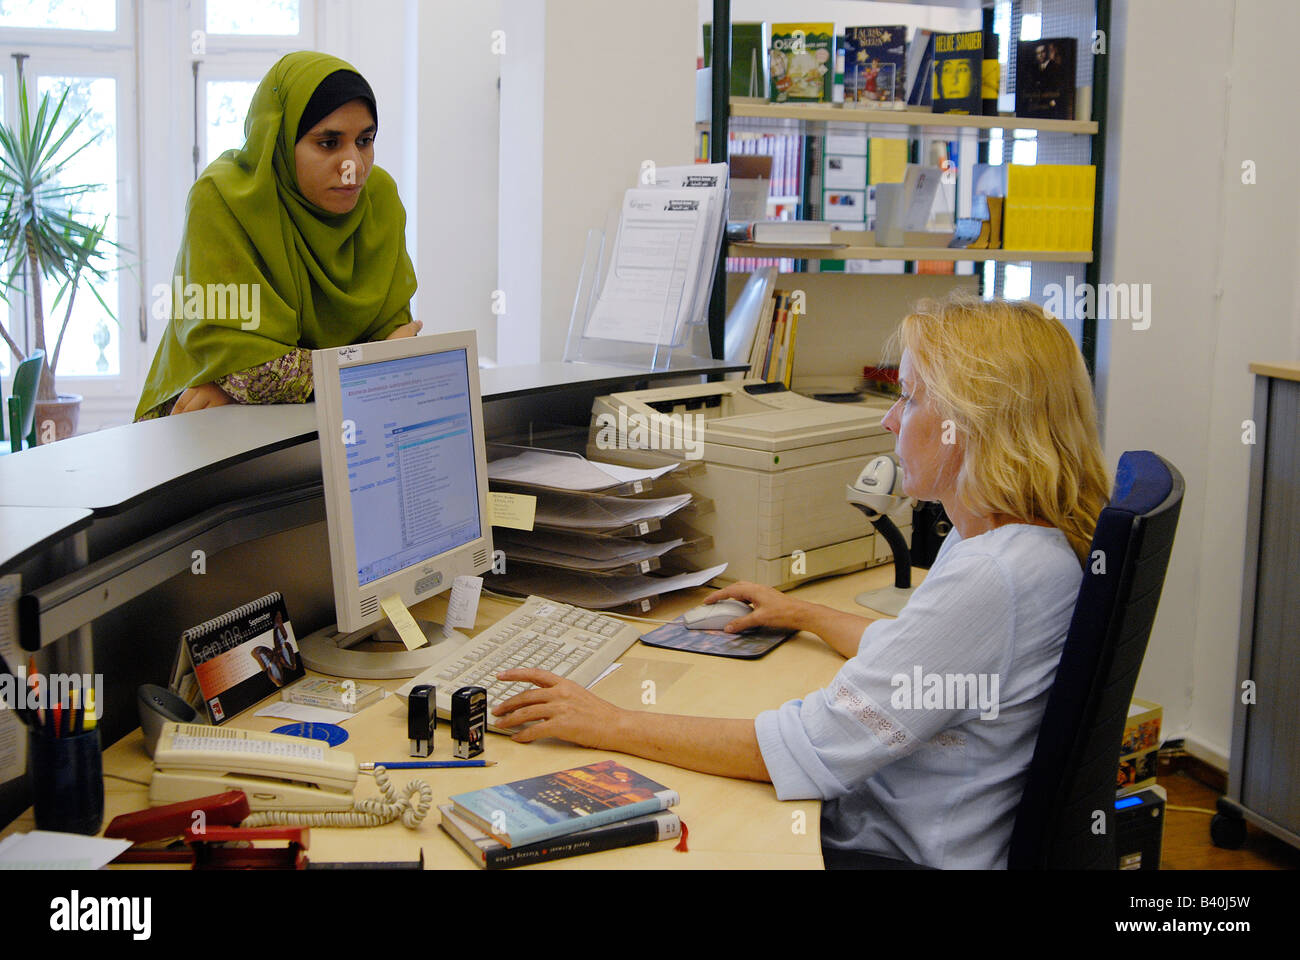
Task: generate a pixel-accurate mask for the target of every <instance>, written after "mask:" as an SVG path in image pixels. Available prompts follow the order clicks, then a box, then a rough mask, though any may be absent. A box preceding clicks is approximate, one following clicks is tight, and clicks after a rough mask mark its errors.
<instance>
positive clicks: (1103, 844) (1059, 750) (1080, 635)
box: [1007, 450, 1183, 870]
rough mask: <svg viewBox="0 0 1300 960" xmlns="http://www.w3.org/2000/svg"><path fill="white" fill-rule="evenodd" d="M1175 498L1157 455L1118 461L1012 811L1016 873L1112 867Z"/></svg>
mask: <svg viewBox="0 0 1300 960" xmlns="http://www.w3.org/2000/svg"><path fill="white" fill-rule="evenodd" d="M1182 499H1183V477H1182V474H1180V473H1179V472H1178V470H1177V469H1176V468H1175V467H1173V466H1172V465H1171V464H1170V463H1168V462H1167V461H1166V460H1164V459H1163V458H1162V457H1159V456H1157V455H1156V454H1154V453H1152V452H1150V451H1149V450H1139V451H1130V452H1128V453H1125V454H1124V455H1123V456H1122V457H1120V461H1119V468H1118V470H1117V471H1116V474H1115V491H1114V496H1113V497H1112V498H1111V502H1110V503H1109V504H1108V505H1107V506H1106V508H1105V509H1103V510H1102V512H1101V515H1100V517H1099V518H1098V520H1097V529H1096V532H1095V533H1094V534H1093V538H1092V549H1091V551H1090V554H1089V559H1088V562H1087V563H1086V564H1085V567H1084V573H1083V583H1082V585H1081V586H1080V588H1079V599H1078V602H1077V603H1076V605H1075V609H1074V616H1073V618H1072V620H1071V621H1070V632H1069V633H1068V634H1067V636H1066V639H1065V647H1064V650H1063V651H1062V653H1061V662H1060V666H1059V667H1058V668H1057V671H1056V680H1055V681H1054V683H1053V685H1052V691H1051V693H1050V695H1049V697H1048V702H1047V709H1046V711H1045V713H1044V714H1043V724H1042V727H1041V728H1040V729H1039V731H1038V742H1037V744H1036V745H1035V747H1034V756H1033V760H1032V761H1031V762H1030V765H1029V776H1028V779H1027V780H1026V783H1025V792H1024V795H1023V797H1022V799H1021V801H1020V808H1019V810H1018V811H1017V813H1016V825H1015V828H1014V830H1013V831H1012V834H1011V849H1010V852H1009V855H1008V861H1007V866H1008V868H1010V869H1012V870H1033V869H1039V870H1043V869H1066V870H1071V869H1073V870H1078V869H1099V870H1114V869H1116V868H1117V866H1118V863H1117V854H1116V848H1115V776H1116V771H1117V769H1118V766H1119V750H1120V741H1121V739H1122V738H1123V735H1124V721H1125V719H1126V717H1127V716H1128V708H1129V703H1130V702H1131V700H1132V698H1133V688H1134V686H1135V685H1136V684H1137V675H1138V670H1139V669H1140V668H1141V666H1142V658H1143V656H1144V655H1145V653H1146V647H1147V640H1148V638H1149V637H1150V636H1151V624H1152V623H1153V622H1154V620H1155V616H1156V604H1157V602H1158V601H1159V599H1160V590H1161V587H1162V586H1163V585H1164V580H1165V570H1166V569H1167V568H1168V566H1169V553H1170V551H1171V550H1172V549H1173V543H1174V531H1175V529H1176V528H1177V526H1178V513H1179V510H1180V507H1181V505H1182ZM1103 569H1104V572H1102V570H1103Z"/></svg>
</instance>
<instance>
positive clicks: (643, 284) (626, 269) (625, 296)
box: [586, 189, 712, 344]
mask: <svg viewBox="0 0 1300 960" xmlns="http://www.w3.org/2000/svg"><path fill="white" fill-rule="evenodd" d="M711 203H712V201H711V198H710V196H709V194H708V192H706V191H702V190H662V189H644V190H641V189H638V190H629V191H627V193H626V195H625V196H624V198H623V213H622V217H621V218H620V220H619V225H618V236H617V238H616V243H615V245H614V252H613V261H612V263H611V265H610V269H609V275H608V277H607V278H606V279H605V287H604V289H603V290H602V291H601V294H600V299H599V301H598V302H597V303H596V308H595V309H594V310H593V311H592V315H591V318H590V319H589V320H588V322H587V330H586V336H588V337H596V338H600V339H605V340H622V341H628V342H632V343H668V344H676V343H677V342H678V340H680V339H681V334H682V327H683V325H684V321H685V320H688V319H690V318H691V317H693V316H694V315H695V308H696V304H695V299H696V295H697V291H698V289H699V274H700V271H701V269H703V268H704V263H703V259H704V252H705V247H704V240H705V237H706V234H707V233H708V230H707V227H708V225H709V223H710V222H711V220H712V215H711V210H710V208H711Z"/></svg>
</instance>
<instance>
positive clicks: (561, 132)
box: [498, 0, 699, 363]
mask: <svg viewBox="0 0 1300 960" xmlns="http://www.w3.org/2000/svg"><path fill="white" fill-rule="evenodd" d="M501 15H502V16H501V20H502V26H503V29H505V31H506V36H507V40H508V51H509V52H508V53H507V55H506V56H505V57H504V58H503V62H502V75H501V97H502V102H501V159H500V169H501V214H500V231H501V234H500V236H501V243H500V258H501V259H500V270H501V290H502V291H503V292H504V293H505V295H506V313H505V315H504V316H502V317H500V318H499V321H500V322H499V331H500V333H499V342H500V350H499V356H498V359H499V360H500V361H501V362H502V363H529V362H532V361H534V360H536V359H538V358H539V357H540V358H541V359H543V360H554V359H558V358H559V357H560V356H561V354H562V352H563V347H564V339H565V335H566V333H567V331H568V326H569V317H570V313H571V310H572V306H573V296H574V290H575V287H576V284H577V279H578V270H579V267H580V265H581V262H582V254H583V249H584V245H585V243H586V236H587V231H588V229H589V228H591V227H595V226H601V225H603V224H604V222H605V217H606V214H607V212H608V211H609V210H610V209H611V208H612V207H614V206H616V205H617V204H618V203H619V202H620V201H621V199H622V196H623V191H624V190H626V189H627V188H629V187H631V186H634V185H635V183H636V178H637V174H638V172H639V170H640V166H641V162H642V161H643V160H654V161H655V162H656V163H660V164H673V163H689V162H690V160H691V157H692V156H693V151H694V142H695V125H694V117H695V48H696V46H698V44H699V39H698V32H699V23H698V20H697V9H696V0H658V2H656V3H654V4H653V5H647V4H644V3H641V2H632V0H616V2H609V0H502V2H501Z"/></svg>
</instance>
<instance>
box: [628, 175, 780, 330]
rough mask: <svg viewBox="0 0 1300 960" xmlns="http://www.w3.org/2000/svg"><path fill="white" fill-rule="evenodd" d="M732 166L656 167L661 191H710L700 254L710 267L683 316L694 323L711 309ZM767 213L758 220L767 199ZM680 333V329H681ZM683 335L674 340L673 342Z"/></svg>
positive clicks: (701, 276)
mask: <svg viewBox="0 0 1300 960" xmlns="http://www.w3.org/2000/svg"><path fill="white" fill-rule="evenodd" d="M730 173H731V167H730V165H729V164H727V163H708V164H699V163H693V164H690V165H689V166H680V167H656V168H655V182H654V185H655V187H657V188H659V189H661V190H665V189H666V190H707V191H708V192H709V217H708V220H707V221H706V222H705V223H703V224H702V225H701V229H702V230H703V231H704V237H703V242H702V244H701V248H700V251H701V254H702V255H704V256H707V257H708V259H707V260H706V261H705V263H706V264H708V266H706V267H704V268H703V269H701V270H700V271H699V273H698V275H697V277H696V282H695V293H694V307H693V308H692V313H691V315H690V316H688V317H684V318H683V319H684V320H685V321H687V322H691V323H701V322H704V316H705V313H706V312H707V311H708V309H709V289H710V285H711V284H712V283H713V268H712V264H715V263H717V262H718V256H719V255H720V254H721V253H722V244H723V242H724V235H725V233H726V230H727V223H726V219H727V183H728V178H729V177H730ZM763 209H764V213H763V215H762V216H759V217H757V218H755V219H760V220H761V219H763V216H766V212H767V207H766V200H764V208H763ZM679 333H680V331H679ZM677 339H680V336H679V337H678V338H676V339H674V341H673V342H674V343H676V342H677Z"/></svg>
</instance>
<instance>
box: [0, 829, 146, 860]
mask: <svg viewBox="0 0 1300 960" xmlns="http://www.w3.org/2000/svg"><path fill="white" fill-rule="evenodd" d="M130 846H131V841H130V840H105V839H103V838H101V837H86V836H82V835H81V834H79V833H54V832H52V831H49V830H33V831H32V832H31V833H16V834H14V835H13V836H11V837H9V838H8V840H7V841H6V842H5V843H4V844H0V870H98V869H99V868H100V867H102V866H104V865H105V864H107V863H108V862H109V861H110V860H112V859H114V858H115V857H117V856H118V855H120V854H121V853H122V852H123V851H125V850H127V849H128V848H129V847H130Z"/></svg>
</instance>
